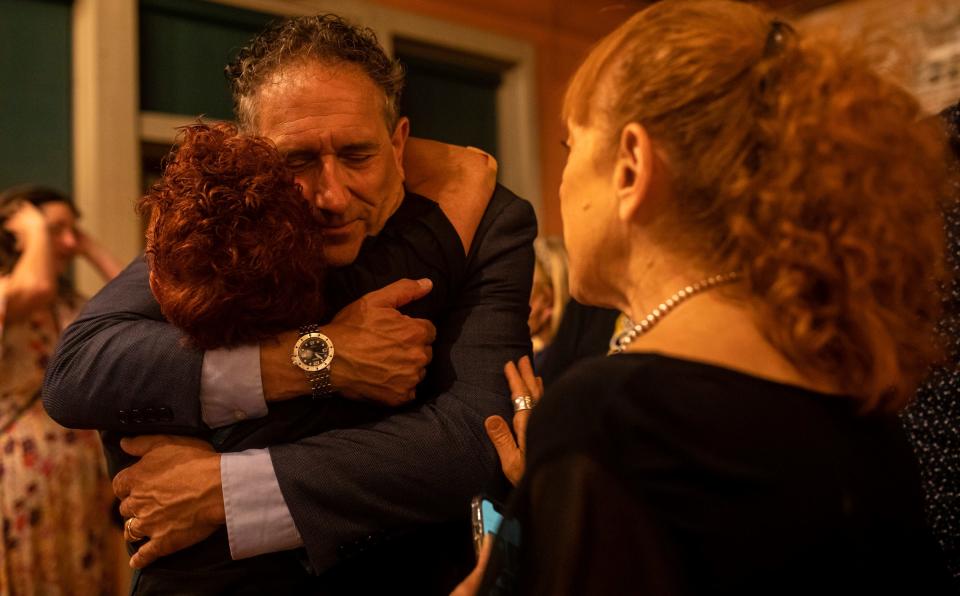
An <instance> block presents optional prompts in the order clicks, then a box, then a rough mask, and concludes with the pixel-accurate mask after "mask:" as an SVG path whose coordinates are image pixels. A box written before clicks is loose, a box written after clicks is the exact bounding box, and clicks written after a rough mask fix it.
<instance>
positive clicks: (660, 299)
mask: <svg viewBox="0 0 960 596" xmlns="http://www.w3.org/2000/svg"><path fill="white" fill-rule="evenodd" d="M563 117H564V120H565V122H566V124H567V127H568V130H569V136H568V139H567V143H568V145H569V148H570V153H569V157H568V160H567V164H566V169H565V170H564V174H563V182H562V185H561V189H560V199H561V207H562V213H563V223H564V240H565V242H566V245H567V248H568V250H569V258H570V290H571V294H572V295H573V296H574V297H575V298H576V299H577V300H581V301H584V302H586V303H589V304H595V305H600V306H605V307H612V308H616V309H619V310H622V311H624V312H625V313H627V314H628V315H629V316H630V317H631V318H632V319H633V321H634V322H635V325H634V326H632V327H631V328H629V329H627V330H626V331H625V332H624V333H622V334H621V335H619V336H618V337H617V338H615V341H614V342H613V344H612V346H611V352H612V354H611V356H609V357H606V358H598V359H593V360H590V361H585V362H583V363H581V364H580V365H579V366H578V367H576V368H574V369H573V370H571V371H569V372H568V374H567V375H565V376H564V377H562V378H561V379H560V380H558V381H557V382H556V383H555V384H554V385H553V386H552V387H551V389H550V391H549V392H548V394H547V395H546V396H545V397H544V398H543V400H542V403H541V405H539V406H538V407H537V408H536V410H535V411H534V414H533V416H532V417H531V419H530V426H529V435H528V436H527V441H526V448H527V451H526V471H525V473H524V476H523V479H522V480H521V482H520V485H519V487H518V489H517V491H516V492H515V494H514V499H513V502H512V506H511V508H510V515H509V516H508V517H513V518H516V520H519V522H520V526H521V528H522V529H521V532H520V537H519V540H520V542H519V546H518V545H517V544H516V538H517V533H516V532H515V531H513V530H511V531H509V532H508V534H509V535H510V536H512V538H513V540H512V542H514V544H511V539H510V538H498V539H497V540H496V542H495V544H494V546H493V551H492V559H491V564H490V568H489V569H488V573H487V574H486V577H485V581H484V582H483V585H482V586H481V588H480V592H481V593H483V594H505V593H522V594H552V595H561V594H738V595H742V594H760V593H763V594H780V595H782V594H841V593H843V594H867V593H889V594H940V593H949V592H950V589H949V588H948V587H947V585H946V583H945V582H946V581H947V578H946V576H945V573H944V570H943V567H942V562H941V560H940V559H939V553H938V551H937V548H936V546H935V545H934V544H933V543H932V541H931V540H930V537H929V535H928V530H927V528H926V526H925V522H924V519H923V515H922V503H921V495H920V482H919V478H918V474H917V470H916V464H915V461H914V458H913V455H912V453H911V449H910V447H909V445H908V443H907V441H906V440H905V437H904V434H903V431H902V429H901V428H900V425H899V423H898V421H897V419H896V417H895V416H894V415H893V413H894V412H896V411H897V410H899V409H900V408H902V407H903V406H904V405H905V404H906V403H907V402H908V401H909V399H910V398H911V396H912V395H913V392H914V390H915V387H916V385H917V383H918V381H919V379H920V378H921V376H922V375H923V374H924V372H925V370H926V367H927V366H928V364H929V363H930V362H931V361H932V360H934V359H936V358H937V357H938V355H939V353H940V352H939V349H938V346H937V345H936V342H935V339H934V334H933V330H934V325H935V322H936V321H937V317H938V313H939V308H940V296H939V290H938V280H940V279H942V278H943V276H944V267H943V243H944V242H943V233H942V228H941V218H940V213H941V210H940V207H941V204H940V203H941V201H942V200H944V199H945V198H946V197H948V196H950V195H949V194H948V191H947V188H948V184H947V178H948V177H947V173H946V169H945V163H946V160H945V154H944V146H943V137H942V135H941V131H939V130H938V129H937V128H936V127H935V126H929V125H925V124H918V120H919V119H920V118H921V117H922V114H921V112H920V108H919V106H918V105H917V102H916V101H915V100H914V98H912V97H911V96H910V95H909V94H908V93H907V92H905V91H903V90H902V89H900V88H898V87H897V86H895V85H893V84H891V83H890V82H887V81H885V80H883V79H882V78H880V77H879V76H877V75H876V74H875V73H873V72H872V71H871V70H870V69H869V68H868V67H867V66H866V64H865V62H864V60H863V59H861V58H860V57H858V56H857V55H856V54H855V53H853V52H851V51H846V50H842V49H840V48H838V47H835V46H834V45H832V44H830V43H828V42H818V41H815V40H812V39H808V38H806V37H805V36H803V35H800V34H799V33H797V32H796V31H795V30H794V29H793V28H792V27H790V26H789V25H787V24H785V23H783V22H781V21H779V20H777V19H776V18H774V17H772V16H771V15H770V14H768V13H766V12H765V11H763V10H760V9H758V8H756V7H753V6H750V5H748V4H745V3H738V2H731V1H726V0H665V1H664V2H658V3H655V4H652V5H651V6H650V7H648V8H646V9H644V10H643V11H641V12H639V13H637V14H636V15H634V16H633V17H632V18H631V19H629V20H628V21H627V22H626V23H625V24H623V25H622V26H621V27H620V28H619V29H617V30H616V31H614V32H613V33H611V34H610V35H609V36H607V37H606V38H605V39H604V40H603V41H601V42H600V44H599V45H598V46H597V47H596V48H595V49H594V50H593V51H592V52H591V54H590V55H589V57H588V58H587V60H586V62H585V63H584V64H583V65H582V66H581V67H580V69H579V70H578V71H577V73H576V75H575V76H574V78H573V80H572V82H571V84H570V87H569V90H568V92H567V96H566V101H565V106H564V113H563ZM508 374H509V376H510V377H511V389H512V390H513V392H514V397H515V398H518V399H516V401H518V402H520V404H519V407H520V408H521V409H522V408H524V407H526V404H525V403H523V402H525V401H531V400H529V399H527V398H528V397H530V398H532V401H536V399H537V397H538V396H539V392H540V386H541V385H540V384H539V383H538V381H537V379H535V378H534V377H533V374H532V371H530V369H529V367H527V366H526V363H524V362H522V363H521V367H520V370H519V373H518V371H517V370H516V369H514V368H513V367H512V365H511V366H508ZM488 424H490V422H489V421H488ZM494 426H495V425H494ZM522 430H523V424H522V421H521V424H520V425H519V426H518V431H522ZM520 434H522V432H521V433H520ZM498 451H500V452H501V457H502V460H503V461H504V463H505V464H507V465H506V466H505V467H509V464H510V463H511V462H514V463H515V462H517V461H519V459H518V458H511V457H510V455H511V451H510V450H509V449H506V448H505V447H504V445H503V444H498ZM505 456H506V457H505ZM504 523H508V522H504ZM488 552H489V551H488ZM478 576H479V573H478V574H475V575H473V576H471V578H470V581H468V582H466V583H465V584H464V585H463V586H461V591H462V592H465V593H468V592H470V591H471V589H473V588H472V586H471V582H475V581H476V580H477V579H478Z"/></svg>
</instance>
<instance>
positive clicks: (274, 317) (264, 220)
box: [138, 123, 495, 350]
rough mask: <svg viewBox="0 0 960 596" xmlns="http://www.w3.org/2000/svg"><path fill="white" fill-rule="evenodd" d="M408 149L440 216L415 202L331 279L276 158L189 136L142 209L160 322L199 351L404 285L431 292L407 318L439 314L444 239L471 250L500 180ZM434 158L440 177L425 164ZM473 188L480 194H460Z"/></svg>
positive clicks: (225, 138)
mask: <svg viewBox="0 0 960 596" xmlns="http://www.w3.org/2000/svg"><path fill="white" fill-rule="evenodd" d="M411 147H412V150H411V151H410V156H409V158H408V159H407V163H408V165H409V166H410V169H411V176H412V177H411V179H410V181H409V183H408V184H409V186H411V187H412V188H415V189H421V190H428V191H429V192H430V194H431V196H433V197H436V199H437V201H438V202H439V203H440V207H439V208H438V207H437V206H436V205H434V204H433V202H432V201H430V200H427V199H423V198H421V197H418V196H414V195H412V198H410V199H409V200H407V201H404V203H403V204H402V205H401V207H400V209H399V210H398V211H397V212H396V213H395V214H394V215H393V217H392V218H391V220H390V221H389V222H388V225H387V226H386V227H385V228H384V229H383V230H382V231H381V232H380V233H379V234H378V235H377V236H376V237H370V238H367V240H366V241H365V243H366V245H367V248H366V249H365V250H364V251H363V252H362V253H361V256H360V257H359V258H358V260H357V261H356V262H355V263H354V264H353V266H352V267H349V268H341V269H337V270H332V271H330V272H329V274H328V272H327V271H326V269H325V263H326V260H325V259H324V255H323V242H322V238H323V226H322V225H321V223H320V219H318V216H317V213H316V212H315V207H314V206H313V205H311V204H310V203H309V202H307V201H305V200H304V199H303V196H302V194H301V192H300V189H299V188H298V187H297V186H296V185H295V183H294V179H293V174H292V173H291V172H290V171H289V170H288V169H287V167H286V165H285V162H284V160H283V157H282V156H281V155H280V153H279V152H278V151H277V149H276V147H275V146H274V145H273V144H272V143H271V142H270V141H269V140H267V139H264V138H259V137H253V136H249V135H241V134H238V131H237V129H236V128H235V127H234V126H233V125H229V124H216V125H207V124H202V123H199V124H195V125H192V126H189V127H186V128H185V129H184V130H183V131H182V133H181V135H180V138H179V141H178V144H177V148H176V149H175V150H174V151H173V152H172V153H171V155H170V157H169V159H168V161H167V163H166V165H165V168H164V172H163V176H162V178H161V179H160V180H159V181H158V182H157V183H156V184H155V185H154V186H153V188H151V189H150V192H149V193H147V194H146V195H145V196H144V197H143V198H142V199H141V200H140V203H139V206H138V208H139V210H140V212H141V214H142V215H144V216H146V217H148V218H149V222H148V225H147V233H146V240H147V242H146V257H147V261H148V263H149V266H150V287H151V289H152V291H153V293H154V296H155V297H156V298H157V302H158V303H159V304H160V308H161V310H162V312H163V314H164V316H165V317H166V318H167V319H168V320H169V321H170V322H171V323H173V324H175V325H177V326H178V327H180V329H181V330H183V332H184V334H185V340H186V341H187V342H189V343H190V344H192V345H193V346H194V347H197V348H199V349H202V350H211V349H216V348H229V347H235V346H239V345H243V344H251V343H259V342H261V341H264V340H267V339H270V338H273V337H275V336H276V335H278V334H280V333H281V332H283V331H288V330H290V329H295V328H297V327H298V326H299V325H303V324H307V323H311V322H315V321H319V320H323V319H324V317H325V315H329V314H331V313H335V312H336V311H337V310H338V309H340V308H342V307H343V306H344V304H346V303H347V302H349V301H350V300H351V299H352V298H353V297H355V296H356V295H358V293H360V294H362V293H363V292H362V291H361V290H362V289H363V288H371V287H373V288H376V287H381V286H384V285H387V284H389V283H391V282H393V281H396V280H398V279H402V278H405V277H406V278H411V279H420V278H428V279H430V280H431V281H432V289H431V291H430V293H429V294H428V295H427V296H426V297H424V298H421V299H419V300H417V301H416V302H414V303H412V304H410V305H407V306H406V307H404V309H403V311H404V312H405V313H407V314H409V315H411V316H417V317H423V318H432V317H433V316H435V315H436V314H437V313H439V312H442V310H443V309H445V308H446V307H447V303H448V301H449V298H450V296H449V292H450V291H452V288H453V285H454V284H455V283H457V282H456V280H457V279H458V278H459V277H460V269H461V265H462V263H461V261H462V259H463V257H462V251H461V250H459V248H458V247H451V246H449V245H448V244H447V243H446V240H447V237H448V236H450V235H454V237H456V236H459V238H460V241H461V242H462V243H463V245H464V247H465V248H469V244H470V237H471V236H472V234H473V229H474V228H475V227H476V225H477V222H478V221H479V218H480V215H482V213H483V209H484V208H485V206H486V202H485V200H481V198H482V197H481V194H482V192H484V191H485V189H486V187H487V186H492V184H493V179H492V175H493V173H494V172H495V170H493V169H489V166H483V165H481V163H480V162H485V161H486V157H484V158H483V159H479V160H472V159H469V158H467V159H465V154H464V153H463V152H462V150H461V153H460V154H459V155H457V154H454V153H453V152H454V148H452V147H448V146H445V145H441V144H438V143H433V142H430V141H424V140H419V139H418V140H413V139H412V140H411ZM438 157H443V159H444V160H445V161H444V162H443V163H445V164H446V165H445V168H446V169H445V170H444V171H442V172H438V171H436V168H435V167H432V166H431V165H429V164H428V163H426V161H427V160H429V159H435V158H438ZM451 170H453V171H457V172H458V173H459V174H460V176H459V177H458V180H456V181H453V180H451ZM435 174H436V175H435ZM426 185H432V186H430V187H429V188H426ZM471 186H472V187H473V188H475V189H481V192H480V193H477V192H476V191H474V192H464V190H463V189H464V188H471ZM454 202H456V203H457V204H455V205H454V204H452V203H454Z"/></svg>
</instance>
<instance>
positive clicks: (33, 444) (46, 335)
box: [0, 285, 118, 596]
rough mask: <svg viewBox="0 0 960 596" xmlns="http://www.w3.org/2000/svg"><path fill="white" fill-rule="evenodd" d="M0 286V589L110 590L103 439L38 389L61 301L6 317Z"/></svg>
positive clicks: (111, 540)
mask: <svg viewBox="0 0 960 596" xmlns="http://www.w3.org/2000/svg"><path fill="white" fill-rule="evenodd" d="M3 294H4V292H3V286H2V285H0V339H2V343H0V350H2V352H0V518H2V520H3V537H2V538H3V539H2V541H0V595H7V594H30V595H33V594H38V595H61V594H62V595H81V596H82V595H85V594H115V593H116V588H115V586H114V583H115V582H114V576H115V571H114V569H113V566H114V565H115V564H116V563H117V561H118V559H117V556H116V553H117V550H116V549H117V546H118V538H117V535H118V534H117V530H116V529H115V528H113V527H111V521H110V520H111V518H110V511H111V507H112V503H113V500H112V492H111V489H110V483H109V480H108V478H107V475H106V471H105V464H104V458H103V453H102V451H101V447H100V439H99V437H98V436H97V433H96V432H94V431H76V430H69V429H66V428H63V427H62V426H60V425H59V424H57V423H56V422H54V421H53V420H52V419H51V418H50V417H49V416H47V413H46V412H45V411H44V409H43V404H42V402H41V401H40V399H39V392H40V388H41V385H42V383H43V373H44V368H45V367H46V364H47V361H48V359H49V357H50V354H51V353H52V351H53V349H54V346H55V345H56V342H57V338H58V337H59V334H60V331H61V327H60V325H59V324H58V321H63V320H65V318H66V317H63V316H59V315H62V314H66V310H67V309H66V308H64V305H58V306H56V307H55V308H54V309H52V310H39V311H36V312H35V313H34V314H33V315H31V316H30V317H29V319H28V320H25V321H18V322H16V323H8V324H7V325H4V324H3V323H4V316H3V315H4V310H5V309H4V295H3Z"/></svg>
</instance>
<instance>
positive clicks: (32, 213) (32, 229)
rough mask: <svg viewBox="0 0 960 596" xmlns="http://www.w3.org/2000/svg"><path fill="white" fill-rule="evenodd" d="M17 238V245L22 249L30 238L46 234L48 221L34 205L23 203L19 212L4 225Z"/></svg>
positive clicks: (18, 209)
mask: <svg viewBox="0 0 960 596" xmlns="http://www.w3.org/2000/svg"><path fill="white" fill-rule="evenodd" d="M3 227H4V228H6V229H7V230H9V231H10V233H12V234H13V235H14V236H16V238H17V243H18V244H20V245H21V248H22V246H23V244H24V243H25V242H27V241H28V239H29V238H32V237H33V236H34V235H36V234H38V233H40V234H42V233H44V232H45V231H46V229H47V220H46V218H44V217H43V213H42V212H41V211H40V210H39V209H37V208H36V207H35V206H34V205H33V204H32V203H28V202H27V201H22V202H21V203H20V206H19V207H17V210H16V211H14V212H13V215H11V216H10V217H9V218H8V219H7V221H6V222H5V223H4V225H3Z"/></svg>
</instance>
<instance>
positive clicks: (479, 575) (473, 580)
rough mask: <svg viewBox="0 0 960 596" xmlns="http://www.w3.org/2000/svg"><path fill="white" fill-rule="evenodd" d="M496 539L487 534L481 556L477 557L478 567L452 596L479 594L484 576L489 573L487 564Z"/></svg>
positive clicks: (458, 585)
mask: <svg viewBox="0 0 960 596" xmlns="http://www.w3.org/2000/svg"><path fill="white" fill-rule="evenodd" d="M495 539H496V538H495V537H494V535H493V534H487V535H486V536H484V537H483V548H482V549H481V550H480V556H479V557H477V566H476V567H474V568H473V571H471V572H470V575H468V576H467V577H465V578H463V581H462V582H460V583H459V584H457V587H456V588H454V589H453V592H450V596H474V595H475V594H476V593H477V590H479V589H480V582H481V581H483V574H484V573H486V571H487V563H489V562H490V552H491V551H492V550H493V541H494V540H495Z"/></svg>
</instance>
